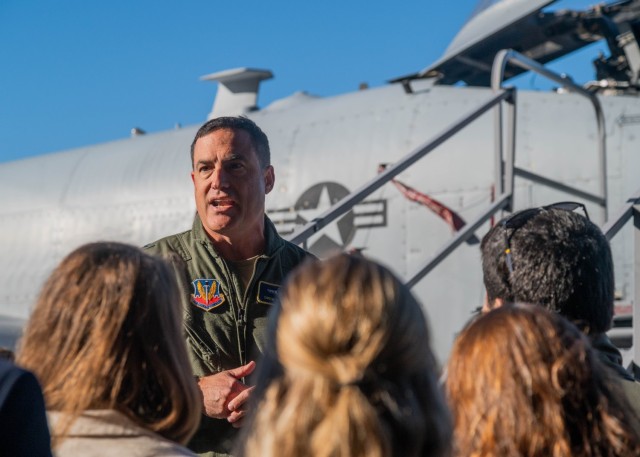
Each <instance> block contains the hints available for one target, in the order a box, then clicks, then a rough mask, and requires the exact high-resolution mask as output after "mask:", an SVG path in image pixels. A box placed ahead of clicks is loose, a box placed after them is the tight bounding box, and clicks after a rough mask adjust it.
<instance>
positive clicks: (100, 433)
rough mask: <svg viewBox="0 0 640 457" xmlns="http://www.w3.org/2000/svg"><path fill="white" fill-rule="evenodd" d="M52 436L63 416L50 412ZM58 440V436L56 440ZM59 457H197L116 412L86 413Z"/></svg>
mask: <svg viewBox="0 0 640 457" xmlns="http://www.w3.org/2000/svg"><path fill="white" fill-rule="evenodd" d="M47 417H48V419H49V426H50V428H51V436H52V437H56V435H55V432H54V430H55V425H56V424H57V423H58V421H59V420H60V419H61V417H62V413H57V412H48V413H47ZM56 438H57V437H56ZM54 455H55V456H56V457H75V456H82V457H98V456H100V457H123V456H127V457H151V456H162V457H184V456H190V457H195V454H193V453H192V452H191V451H189V450H188V449H187V448H185V447H182V446H180V445H179V444H177V443H174V442H173V441H169V440H168V439H166V438H163V437H162V436H160V435H158V434H156V433H153V432H152V431H150V430H147V429H145V428H143V427H140V426H139V425H137V424H136V423H134V422H133V421H132V420H131V419H129V418H128V417H126V416H124V415H123V414H121V413H119V412H117V411H114V410H106V409H105V410H89V411H85V412H84V413H83V414H82V415H81V416H80V417H78V419H76V421H75V422H74V423H73V424H72V425H71V429H70V430H69V432H68V433H67V435H66V438H65V439H64V440H63V441H62V442H61V444H60V446H58V447H56V449H54Z"/></svg>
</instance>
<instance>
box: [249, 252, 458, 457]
mask: <svg viewBox="0 0 640 457" xmlns="http://www.w3.org/2000/svg"><path fill="white" fill-rule="evenodd" d="M267 346H268V347H271V348H274V349H273V351H272V352H271V353H269V352H267V353H266V355H265V358H264V359H263V361H262V365H261V367H260V375H259V379H258V384H257V387H256V392H255V393H256V398H257V401H256V402H255V404H254V411H255V416H254V417H253V418H252V421H251V423H250V424H249V426H248V427H247V428H246V431H245V435H244V436H243V439H242V440H241V443H240V446H239V449H238V455H240V456H258V455H259V456H262V457H270V456H327V457H328V456H332V457H347V456H372V457H376V456H391V455H402V456H409V457H410V456H422V455H431V456H440V455H444V454H445V453H446V451H447V449H448V444H449V438H450V432H451V428H450V418H449V414H448V411H447V409H446V404H445V401H444V397H443V395H442V393H441V391H440V389H439V386H438V384H437V379H436V376H437V373H436V362H435V359H434V357H433V354H432V353H431V350H430V346H429V333H428V330H427V325H426V321H425V317H424V315H423V313H422V310H421V309H420V306H419V305H418V303H417V302H416V300H415V299H414V298H413V296H412V295H411V293H410V292H409V291H408V289H407V288H406V287H404V286H403V285H402V284H401V283H400V282H399V281H398V280H397V279H396V278H395V277H394V276H393V274H392V273H390V272H389V271H388V270H387V269H386V268H384V267H382V266H380V265H378V264H376V263H374V262H371V261H368V260H365V259H364V258H361V257H356V256H350V255H344V254H343V255H339V256H336V257H333V258H330V259H328V260H326V261H323V262H310V263H306V264H304V265H303V266H301V267H300V268H299V269H297V270H295V271H294V272H293V273H292V274H291V276H290V278H289V279H288V280H287V283H286V285H285V288H284V290H283V291H281V299H280V303H279V304H278V305H277V306H276V308H275V309H274V313H273V314H272V315H271V316H270V326H269V334H268V344H267Z"/></svg>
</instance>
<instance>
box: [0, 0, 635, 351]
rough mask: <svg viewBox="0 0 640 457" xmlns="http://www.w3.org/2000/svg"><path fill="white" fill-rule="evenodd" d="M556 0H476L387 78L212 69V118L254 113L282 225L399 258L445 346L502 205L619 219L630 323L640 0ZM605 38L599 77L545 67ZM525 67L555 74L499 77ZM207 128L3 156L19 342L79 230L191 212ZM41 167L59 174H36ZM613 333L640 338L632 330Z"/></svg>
mask: <svg viewBox="0 0 640 457" xmlns="http://www.w3.org/2000/svg"><path fill="white" fill-rule="evenodd" d="M551 3H554V2H553V1H552V0H503V1H481V2H480V4H479V6H478V8H477V10H476V12H475V14H474V15H473V16H472V18H471V19H470V20H469V21H468V22H467V23H466V25H465V26H464V27H463V29H462V30H460V32H459V33H458V35H457V36H456V37H455V38H454V40H453V42H452V43H451V44H450V45H449V47H448V48H447V50H446V51H445V52H444V54H443V56H442V58H441V59H439V60H438V61H436V62H435V63H433V64H432V65H430V66H428V67H426V68H424V69H422V70H420V71H417V72H416V73H414V74H410V75H405V76H402V77H398V78H396V79H394V80H392V81H390V83H389V84H388V85H385V86H383V87H379V88H374V89H366V88H363V89H362V90H359V91H357V92H353V93H348V94H344V95H339V96H335V97H328V98H318V97H313V96H310V95H308V94H306V93H295V94H293V95H291V96H289V97H286V98H284V99H281V100H277V101H274V102H273V103H271V104H270V105H268V106H266V107H264V108H262V109H258V108H257V107H256V101H257V96H258V91H259V85H260V82H261V81H262V80H264V79H268V78H271V77H272V74H271V72H270V71H267V70H257V69H250V68H241V69H233V70H228V71H223V72H219V73H215V74H211V75H208V76H205V77H204V79H207V80H213V81H216V82H217V83H218V93H217V95H216V98H215V101H214V103H213V107H212V111H211V113H210V114H209V117H217V116H220V115H240V114H242V115H246V116H248V117H250V118H251V119H253V120H254V121H255V122H256V123H257V124H258V125H260V126H261V127H262V128H263V129H264V130H265V132H266V133H267V135H268V137H269V139H270V142H271V146H272V151H273V153H272V159H273V164H274V167H275V170H276V187H275V189H274V190H273V191H272V192H271V193H270V194H269V196H268V198H267V211H268V214H269V216H270V217H271V218H272V220H273V221H274V222H275V223H276V226H277V227H278V228H279V231H280V232H281V233H282V234H284V235H285V236H287V237H289V238H290V239H292V240H294V241H295V242H298V243H302V244H304V245H305V246H306V247H307V248H308V249H310V250H311V251H312V252H314V253H316V254H318V255H320V256H322V255H326V254H327V253H329V252H331V251H334V250H358V251H362V252H363V254H365V255H366V256H369V257H372V258H374V259H377V260H379V261H381V262H383V263H385V264H386V265H388V266H390V267H391V268H392V269H393V270H394V271H395V272H396V273H397V274H398V275H399V276H400V277H402V278H404V279H405V280H406V281H407V282H408V283H409V284H410V285H411V287H412V289H413V291H414V293H415V294H416V295H417V296H418V297H419V298H420V300H421V301H422V303H423V304H424V307H425V310H426V312H427V314H428V315H429V318H430V321H431V324H432V330H433V335H434V344H435V349H436V352H437V354H438V355H439V357H440V358H441V359H444V358H446V356H447V354H448V351H449V348H450V346H451V344H452V341H453V338H454V336H455V333H456V331H458V330H459V329H460V328H461V327H462V326H463V325H464V323H465V322H466V321H467V320H468V318H469V317H470V315H471V313H472V311H473V310H474V309H475V308H476V307H478V306H479V305H480V304H481V303H482V300H483V295H484V290H483V285H482V274H481V268H480V252H479V247H478V243H477V241H478V239H479V238H480V237H481V236H482V235H483V234H484V233H486V231H487V230H488V228H489V226H490V224H491V223H492V222H493V220H494V218H497V217H500V216H501V214H502V212H503V211H511V210H515V209H518V208H523V207H529V206H537V205H543V204H547V203H550V202H554V201H559V200H579V201H582V202H585V203H586V204H587V206H588V209H589V214H590V215H592V219H594V220H595V221H596V222H597V223H598V224H600V225H601V226H603V227H604V228H605V229H606V230H607V231H608V233H609V236H610V237H613V236H614V235H616V233H617V235H616V236H615V237H613V239H612V246H613V250H614V256H615V262H616V282H617V289H616V298H617V302H616V309H617V313H618V315H619V317H618V318H617V322H619V323H626V325H627V327H630V325H631V320H630V318H629V317H630V316H631V315H632V313H633V304H634V303H636V304H637V305H638V306H640V300H638V299H637V297H638V294H639V292H640V291H638V290H636V288H635V284H638V274H639V273H638V271H640V268H634V265H635V266H638V265H639V264H640V260H639V259H640V254H637V253H636V252H635V250H637V249H640V248H639V247H637V246H639V245H640V243H639V242H635V243H634V238H638V235H637V232H638V230H635V231H634V229H633V224H626V225H625V226H624V227H623V228H621V229H620V227H621V226H622V223H623V222H624V221H625V220H626V219H628V218H629V217H630V216H632V215H637V214H638V213H637V207H636V206H634V205H635V203H636V201H637V198H638V197H639V195H638V190H639V189H640V175H639V173H638V170H640V154H639V153H638V138H639V137H640V99H639V98H638V91H639V89H640V82H639V80H638V79H639V77H640V47H639V45H638V38H639V37H640V0H624V1H617V2H613V3H607V4H601V5H598V6H595V7H593V8H590V9H587V10H584V11H570V10H555V11H553V10H548V9H546V8H547V6H549V5H550V4H551ZM601 40H604V41H605V42H606V44H607V46H608V49H609V55H608V56H604V55H602V56H596V58H595V60H594V62H593V63H594V68H595V75H594V79H593V81H592V82H589V83H587V84H585V85H581V86H578V85H576V84H574V83H573V81H572V80H571V79H570V78H569V77H566V76H563V75H555V74H553V73H551V72H550V71H549V70H548V69H547V68H546V67H544V64H547V63H549V62H552V61H554V60H556V59H558V58H560V57H562V56H565V55H567V54H570V53H572V52H574V51H577V50H579V49H581V48H583V47H585V46H587V45H589V44H591V43H594V42H596V41H601ZM525 71H536V72H538V73H540V74H541V77H547V78H550V79H551V80H552V81H555V83H556V84H557V85H558V89H556V90H552V91H548V92H543V91H535V92H534V91H520V90H515V89H512V88H505V87H504V85H503V81H506V80H508V79H509V78H512V77H514V76H517V75H519V74H521V73H523V72H525ZM197 127H198V126H192V127H188V128H181V129H177V130H172V131H167V132H161V133H154V134H143V132H139V131H134V132H132V137H131V138H127V139H124V140H121V141H115V142H110V143H106V144H100V145H94V146H88V147H83V148H78V149H74V150H69V151H62V152H59V153H56V154H48V155H45V156H40V157H35V158H28V159H24V160H18V161H14V162H9V163H6V164H2V165H1V166H0V195H2V200H1V201H0V252H2V255H1V256H0V315H1V316H2V321H1V322H2V324H1V325H2V328H0V333H2V335H3V337H4V341H3V342H0V343H2V344H5V345H12V344H13V343H14V340H15V338H16V336H17V335H18V333H19V331H20V328H21V326H22V325H23V323H24V320H25V319H26V318H27V317H28V315H29V311H30V307H31V305H32V304H33V302H34V300H35V298H36V296H37V293H38V290H39V288H40V286H41V285H42V283H43V281H44V279H45V278H46V277H47V275H48V274H49V273H50V271H51V270H52V269H53V267H54V266H55V265H56V264H57V263H58V262H59V261H60V259H61V258H62V257H63V256H64V255H66V254H67V253H68V252H69V251H70V250H71V249H73V248H74V247H76V246H79V245H80V244H83V243H86V242H89V241H95V240H105V239H108V240H118V241H124V242H128V243H133V244H136V245H144V244H145V243H147V242H149V241H151V240H154V239H157V238H159V237H162V236H165V235H168V234H171V233H175V232H178V231H182V230H186V229H188V228H189V227H190V225H191V220H192V217H193V214H194V213H195V205H194V202H193V195H192V187H191V186H192V184H191V181H190V179H189V172H190V161H189V154H188V148H189V144H190V142H191V140H192V138H193V136H194V134H195V131H196V129H197ZM427 156H428V157H427ZM34 167H36V168H37V169H46V170H47V175H48V176H49V177H50V179H46V180H41V181H40V182H39V185H38V187H37V189H36V188H34V187H33V186H32V185H31V184H30V183H31V180H30V179H28V178H29V176H31V175H32V173H33V169H34ZM97 203H98V204H97ZM636 220H638V218H637V217H636ZM636 225H637V226H640V224H638V223H636ZM616 332H617V333H616ZM613 333H614V336H615V337H616V341H617V342H618V344H620V345H622V346H624V347H625V348H627V349H628V348H631V346H632V338H631V333H630V330H628V329H614V331H613ZM631 356H632V353H631V352H628V353H627V357H628V358H631ZM635 360H640V359H638V358H635Z"/></svg>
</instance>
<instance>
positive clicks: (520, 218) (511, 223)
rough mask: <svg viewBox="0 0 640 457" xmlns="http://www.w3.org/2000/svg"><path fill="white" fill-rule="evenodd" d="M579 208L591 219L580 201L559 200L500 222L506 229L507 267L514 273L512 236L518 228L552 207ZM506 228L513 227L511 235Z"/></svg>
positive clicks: (568, 209) (521, 212) (566, 209)
mask: <svg viewBox="0 0 640 457" xmlns="http://www.w3.org/2000/svg"><path fill="white" fill-rule="evenodd" d="M578 208H582V211H584V216H585V217H586V218H587V220H589V213H588V212H587V207H586V206H584V205H583V204H582V203H578V202H558V203H552V204H551V205H547V206H540V207H538V208H530V209H525V210H524V211H520V212H519V213H516V214H514V215H513V216H511V217H508V218H507V219H505V220H503V221H502V222H501V223H500V225H501V226H502V228H503V229H504V230H503V232H504V244H505V250H504V253H505V256H506V262H507V268H508V269H509V273H513V258H512V256H511V238H512V237H513V234H514V233H515V232H516V230H518V229H519V228H521V227H523V226H524V225H526V223H527V222H529V221H530V220H531V219H533V218H534V217H535V216H537V215H538V214H540V213H541V212H543V211H548V210H550V209H561V210H565V211H575V210H576V209H578ZM506 229H511V234H510V235H507V230H506Z"/></svg>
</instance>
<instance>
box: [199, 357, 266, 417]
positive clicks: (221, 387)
mask: <svg viewBox="0 0 640 457" xmlns="http://www.w3.org/2000/svg"><path fill="white" fill-rule="evenodd" d="M255 368H256V363H255V362H253V361H251V362H249V363H247V364H246V365H243V366H241V367H238V368H234V369H232V370H226V371H221V372H220V373H216V374H212V375H209V376H205V377H202V378H200V379H199V380H198V386H199V387H200V391H201V392H202V397H203V399H204V413H205V414H206V415H207V416H209V417H212V418H214V419H227V420H228V421H229V422H231V424H232V425H233V426H234V427H239V426H240V425H241V423H242V420H241V419H242V418H243V417H244V416H245V414H246V410H245V409H243V405H244V404H245V403H246V401H247V400H248V399H249V395H250V394H251V392H252V391H253V387H248V386H246V385H244V384H243V383H242V382H240V381H239V380H240V379H241V378H244V377H245V376H249V375H250V374H251V373H253V370H254V369H255Z"/></svg>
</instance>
